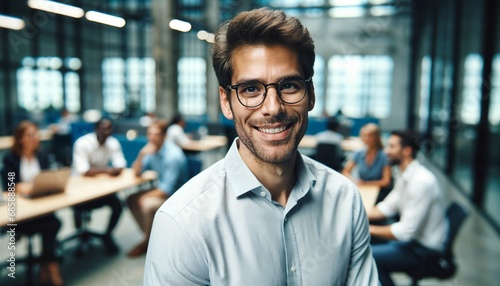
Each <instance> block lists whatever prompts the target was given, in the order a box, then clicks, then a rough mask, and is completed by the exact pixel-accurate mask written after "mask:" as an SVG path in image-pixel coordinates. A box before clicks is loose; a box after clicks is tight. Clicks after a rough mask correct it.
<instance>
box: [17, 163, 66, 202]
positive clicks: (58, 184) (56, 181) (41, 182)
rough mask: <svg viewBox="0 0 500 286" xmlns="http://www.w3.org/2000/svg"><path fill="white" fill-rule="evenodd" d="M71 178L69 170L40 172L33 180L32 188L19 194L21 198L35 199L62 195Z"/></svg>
mask: <svg viewBox="0 0 500 286" xmlns="http://www.w3.org/2000/svg"><path fill="white" fill-rule="evenodd" d="M70 176H71V168H61V169H57V170H42V171H41V172H40V173H39V174H38V175H37V176H36V177H35V179H34V180H33V188H32V189H31V190H26V191H23V192H20V194H21V195H22V196H23V197H26V198H36V197H40V196H45V195H49V194H55V193H62V192H64V189H65V188H66V185H67V184H68V180H69V177H70Z"/></svg>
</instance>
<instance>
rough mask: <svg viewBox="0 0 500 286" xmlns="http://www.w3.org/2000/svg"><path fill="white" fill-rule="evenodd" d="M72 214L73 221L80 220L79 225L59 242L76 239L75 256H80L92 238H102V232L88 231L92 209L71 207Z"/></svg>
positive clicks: (89, 244) (87, 247)
mask: <svg viewBox="0 0 500 286" xmlns="http://www.w3.org/2000/svg"><path fill="white" fill-rule="evenodd" d="M73 214H74V216H75V222H76V221H77V220H80V221H81V223H82V224H81V226H80V227H78V228H77V231H76V233H75V234H73V235H71V236H69V237H67V238H65V239H64V240H63V241H62V242H61V243H66V242H68V241H70V240H73V239H77V240H78V247H77V249H76V252H75V255H76V256H77V257H82V256H83V254H84V253H85V252H86V251H87V250H88V249H89V248H90V246H91V240H92V239H93V238H99V239H102V238H103V237H104V235H103V234H100V233H97V232H93V231H90V230H89V228H88V225H89V224H90V219H91V214H92V210H79V209H73Z"/></svg>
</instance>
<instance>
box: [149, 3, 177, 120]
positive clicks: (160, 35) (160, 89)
mask: <svg viewBox="0 0 500 286" xmlns="http://www.w3.org/2000/svg"><path fill="white" fill-rule="evenodd" d="M174 5H175V1H165V0H153V1H152V2H151V14H152V15H153V29H152V30H153V37H152V39H153V43H152V47H153V57H154V59H155V64H156V110H155V113H156V114H157V115H158V116H159V117H161V118H164V119H166V120H170V119H171V118H172V116H173V115H174V114H175V113H177V111H178V107H177V106H178V97H177V59H178V55H179V41H178V37H177V36H176V33H174V31H172V30H171V29H170V28H169V26H168V23H169V22H170V20H171V19H173V18H174V16H175V6H174Z"/></svg>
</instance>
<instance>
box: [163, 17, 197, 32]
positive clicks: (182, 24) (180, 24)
mask: <svg viewBox="0 0 500 286" xmlns="http://www.w3.org/2000/svg"><path fill="white" fill-rule="evenodd" d="M168 26H169V27H170V29H172V30H176V31H180V32H189V31H190V30H191V24H189V22H186V21H181V20H177V19H173V20H172V21H170V23H169V24H168Z"/></svg>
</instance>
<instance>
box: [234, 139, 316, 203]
mask: <svg viewBox="0 0 500 286" xmlns="http://www.w3.org/2000/svg"><path fill="white" fill-rule="evenodd" d="M238 140H239V139H238V138H236V139H235V140H234V141H233V143H232V145H231V147H230V148H229V151H228V152H227V154H226V157H225V160H224V165H225V169H226V172H227V174H228V180H229V182H230V184H231V186H232V189H233V190H234V194H235V196H236V197H239V196H241V195H243V194H245V193H248V192H253V193H256V194H258V192H260V191H262V189H263V188H264V186H262V184H261V183H260V182H259V180H258V179H257V178H256V177H255V175H254V174H253V173H252V171H250V169H249V168H248V166H247V165H246V164H245V162H244V161H243V159H242V158H241V156H240V153H239V152H238V146H237V141H238ZM296 168H297V176H298V178H297V182H296V184H295V186H294V188H293V190H292V193H291V194H290V197H291V198H292V197H293V198H294V199H295V200H299V199H300V198H302V197H304V196H305V194H306V193H307V192H308V191H309V190H310V189H312V188H313V187H314V185H315V183H316V178H315V177H314V175H313V174H312V172H311V170H310V169H309V167H308V166H307V165H306V164H305V163H304V160H303V158H302V156H300V154H299V155H298V156H297V161H296Z"/></svg>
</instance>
